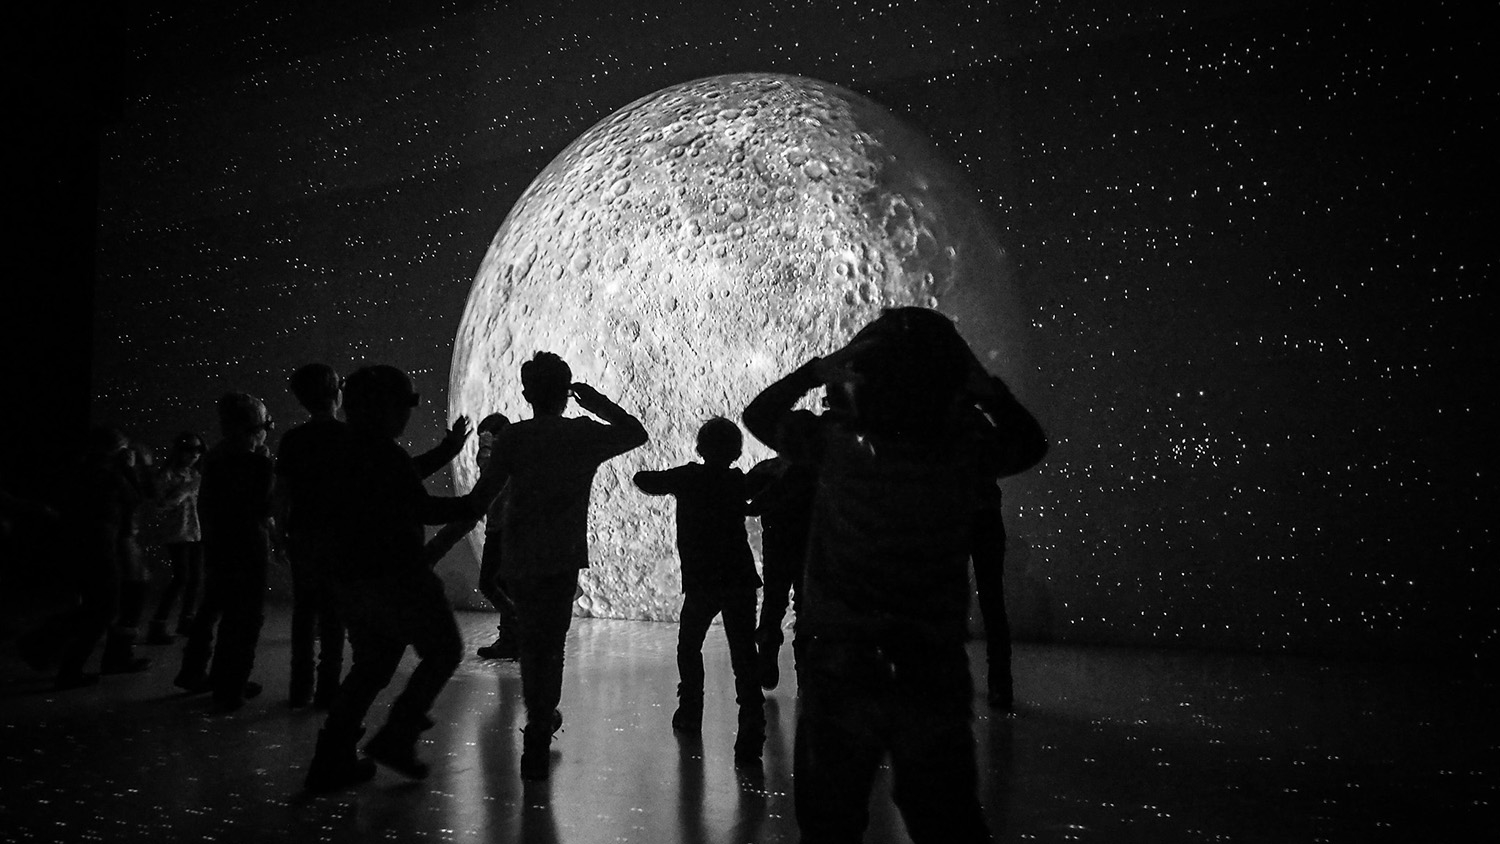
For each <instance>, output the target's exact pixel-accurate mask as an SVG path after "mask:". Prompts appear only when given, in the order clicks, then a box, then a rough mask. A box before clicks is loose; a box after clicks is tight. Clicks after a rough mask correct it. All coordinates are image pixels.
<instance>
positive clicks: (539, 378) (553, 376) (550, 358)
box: [521, 352, 573, 416]
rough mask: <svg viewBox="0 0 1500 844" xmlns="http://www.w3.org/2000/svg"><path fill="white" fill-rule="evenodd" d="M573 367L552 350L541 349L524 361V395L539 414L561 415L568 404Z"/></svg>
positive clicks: (522, 393) (522, 376)
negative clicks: (543, 350)
mask: <svg viewBox="0 0 1500 844" xmlns="http://www.w3.org/2000/svg"><path fill="white" fill-rule="evenodd" d="M572 384H573V370H572V368H570V367H569V366H568V363H567V361H565V360H563V359H562V358H560V357H558V356H557V355H555V354H553V353H552V352H537V353H536V354H535V355H533V356H532V358H531V360H529V361H526V362H525V363H523V364H521V395H522V396H523V397H524V398H525V399H526V401H527V402H529V403H530V404H531V409H532V410H533V411H534V412H535V413H536V414H537V415H539V416H558V415H560V414H561V413H562V412H563V410H564V409H565V408H567V406H568V390H569V388H570V387H572Z"/></svg>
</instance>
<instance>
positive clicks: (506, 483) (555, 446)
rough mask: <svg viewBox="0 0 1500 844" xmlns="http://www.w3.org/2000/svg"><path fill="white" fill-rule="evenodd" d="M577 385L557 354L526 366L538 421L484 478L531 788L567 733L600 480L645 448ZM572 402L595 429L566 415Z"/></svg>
mask: <svg viewBox="0 0 1500 844" xmlns="http://www.w3.org/2000/svg"><path fill="white" fill-rule="evenodd" d="M572 378H573V371H572V369H571V368H570V367H569V366H568V364H567V362H565V361H564V360H563V359H562V358H560V357H558V356H557V355H555V354H553V353H551V352H537V353H536V355H535V356H533V357H532V359H531V360H528V361H526V362H525V363H523V364H522V365H521V395H522V396H523V397H524V398H525V399H526V401H527V403H529V404H530V405H531V409H532V418H530V419H523V420H521V421H519V422H514V423H512V424H510V425H509V426H507V427H505V428H503V429H501V430H500V431H499V432H498V433H497V434H496V437H495V445H494V451H493V452H492V453H491V455H490V459H489V463H490V470H489V472H488V473H487V474H486V475H485V476H484V477H485V480H486V482H490V481H492V482H494V483H496V484H498V485H500V486H503V487H504V489H505V494H504V496H503V497H502V505H501V507H500V517H501V518H500V522H501V524H500V535H501V544H502V547H503V550H502V553H501V559H500V577H501V578H503V579H504V581H505V586H506V592H507V593H508V594H509V596H510V598H511V599H512V600H513V601H514V602H515V607H516V619H517V625H518V630H517V633H518V644H519V646H520V648H519V649H520V661H521V691H522V696H523V697H524V699H525V705H526V727H525V729H524V730H523V740H522V753H521V776H522V777H523V778H526V779H533V780H539V779H546V778H547V777H548V776H549V775H550V773H551V769H550V761H549V758H548V756H549V752H550V751H549V748H550V746H551V743H552V736H553V734H554V733H555V732H557V730H558V729H559V728H560V727H561V726H562V713H561V710H559V709H558V708H557V707H558V703H559V701H560V700H561V697H562V679H563V647H564V644H565V642H566V639H567V635H568V627H569V626H570V624H571V623H572V620H573V600H574V598H575V597H576V595H577V590H578V572H579V570H580V569H583V568H587V567H588V565H589V548H588V512H589V491H590V488H591V487H592V485H593V481H594V474H595V473H596V472H597V471H598V469H599V466H600V465H602V464H603V463H604V462H605V461H607V460H610V459H611V458H614V457H616V456H618V455H621V454H624V453H625V452H627V451H630V450H631V449H634V448H637V447H639V446H641V445H644V444H645V442H646V440H647V435H646V429H645V427H644V426H642V425H641V423H640V420H638V419H636V418H635V417H634V416H632V415H630V413H628V412H626V411H625V410H624V409H623V408H621V407H620V406H619V405H617V404H615V403H614V402H612V401H610V400H609V399H608V398H606V397H605V396H604V395H602V394H601V393H600V392H599V391H598V390H596V389H594V388H593V387H591V386H589V385H588V384H585V383H582V382H574V381H573V380H572ZM570 396H571V397H572V398H573V399H574V400H576V401H577V402H578V406H579V407H581V408H583V409H584V410H585V411H588V412H589V413H591V414H593V415H594V416H597V417H598V420H596V419H590V418H587V417H565V416H563V412H564V411H565V410H567V406H568V398H569V397H570ZM599 420H603V421H599ZM491 518H493V516H492V517H491Z"/></svg>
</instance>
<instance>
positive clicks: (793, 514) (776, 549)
mask: <svg viewBox="0 0 1500 844" xmlns="http://www.w3.org/2000/svg"><path fill="white" fill-rule="evenodd" d="M817 481H818V476H817V474H816V472H814V470H813V468H812V466H811V465H810V464H807V463H794V462H792V461H790V460H787V459H786V458H784V457H781V456H776V457H771V458H767V459H766V460H762V461H760V462H759V463H757V464H755V465H754V466H752V467H751V468H750V471H749V472H747V473H746V476H745V482H746V486H747V487H748V488H749V490H750V502H749V504H748V506H747V508H746V509H747V512H749V513H750V515H752V516H758V517H760V548H761V573H762V575H763V576H764V577H765V581H766V588H765V592H764V593H763V594H762V597H761V604H760V623H759V624H758V625H757V627H756V629H755V647H756V669H755V670H756V677H757V681H758V682H759V683H760V685H761V688H764V689H774V688H776V686H777V684H778V683H779V682H780V679H781V669H780V664H779V662H778V660H779V653H778V652H779V651H780V650H781V643H782V642H783V641H785V639H786V634H784V633H782V632H781V622H782V619H784V618H785V617H786V610H787V605H788V604H790V603H792V601H793V600H795V602H796V606H795V611H796V613H797V614H798V615H801V612H802V592H803V589H802V585H801V584H802V561H803V558H804V557H805V556H806V555H807V531H808V526H809V523H810V521H811V519H812V503H813V493H814V492H815V491H816V489H817V486H816V485H817ZM794 650H795V647H794Z"/></svg>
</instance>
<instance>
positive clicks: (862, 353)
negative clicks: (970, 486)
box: [829, 308, 973, 436]
mask: <svg viewBox="0 0 1500 844" xmlns="http://www.w3.org/2000/svg"><path fill="white" fill-rule="evenodd" d="M848 348H850V349H851V350H854V351H852V353H851V357H850V360H849V363H848V368H849V370H850V371H851V372H852V374H853V376H854V377H853V380H852V381H851V382H850V398H851V400H852V401H851V404H852V406H853V411H854V414H855V417H856V418H857V420H858V423H859V425H860V426H861V427H864V428H867V429H869V430H871V431H872V432H876V433H883V434H892V435H897V436H924V435H927V434H930V433H932V432H934V431H936V430H937V429H939V428H940V427H941V426H942V425H943V423H944V422H945V421H946V419H947V417H948V414H949V412H950V411H951V410H952V408H953V405H954V399H955V398H956V397H957V395H958V392H959V389H960V387H962V385H963V382H964V378H965V376H966V374H967V372H968V369H967V368H968V366H969V363H970V361H971V360H972V358H973V354H972V353H971V352H970V351H969V348H968V345H967V344H966V343H965V342H964V340H963V338H962V337H961V336H959V334H958V330H957V329H956V328H954V326H953V322H952V321H951V320H949V319H948V318H947V317H946V316H943V315H942V314H940V313H938V312H937V311H932V310H928V309H926V308H888V309H886V310H885V311H884V312H882V313H881V315H880V316H879V317H878V318H876V319H875V321H874V322H871V323H870V324H869V325H866V326H865V327H864V328H862V329H860V331H859V333H858V334H856V335H855V336H854V339H853V340H851V341H850V342H849V346H848ZM834 389H835V385H830V388H829V392H830V395H832V394H833V393H834Z"/></svg>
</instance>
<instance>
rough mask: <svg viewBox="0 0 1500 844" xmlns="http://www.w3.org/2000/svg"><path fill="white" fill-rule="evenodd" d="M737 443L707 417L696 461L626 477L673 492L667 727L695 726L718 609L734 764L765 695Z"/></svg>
mask: <svg viewBox="0 0 1500 844" xmlns="http://www.w3.org/2000/svg"><path fill="white" fill-rule="evenodd" d="M742 443H743V438H742V437H741V435H740V429H739V426H737V425H735V424H734V423H733V422H730V421H729V420H728V419H724V418H722V417H714V418H713V419H710V420H708V421H707V422H705V423H704V424H703V427H702V428H700V429H699V430H698V454H700V455H701V456H702V457H703V462H702V463H685V464H683V465H681V466H676V467H673V468H671V469H666V470H663V471H659V472H637V473H636V474H635V478H634V480H635V485H636V486H637V487H640V489H641V491H642V492H645V493H647V494H650V495H671V496H675V497H676V498H677V553H678V556H679V557H680V558H681V560H682V591H683V602H682V622H681V626H680V627H679V629H678V635H677V673H678V677H679V682H678V684H677V698H678V706H677V712H676V713H674V714H673V715H672V729H674V730H678V731H681V732H684V733H688V734H696V733H698V732H700V731H701V730H702V727H703V639H704V637H705V636H707V635H708V627H709V624H710V623H712V622H713V620H714V617H715V616H717V615H718V614H719V613H721V612H722V613H723V614H724V635H725V636H726V637H728V639H729V663H730V666H731V667H732V668H733V670H734V686H735V702H736V703H737V704H738V705H739V734H738V736H737V737H736V738H735V743H734V759H735V763H736V764H742V765H743V764H748V765H754V764H758V763H759V762H760V758H761V749H762V747H763V746H764V745H765V737H766V735H765V730H766V718H765V695H764V694H763V693H762V692H761V690H760V683H759V682H758V681H757V679H756V671H755V590H756V589H757V588H758V587H759V586H760V577H759V576H757V575H756V573H755V558H754V556H753V555H752V554H751V552H750V542H749V539H748V538H747V536H746V534H745V498H746V489H745V474H744V473H743V472H741V471H740V470H739V469H737V468H735V467H734V466H733V465H732V464H733V463H734V461H735V460H737V459H739V456H740V449H741V446H742Z"/></svg>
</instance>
